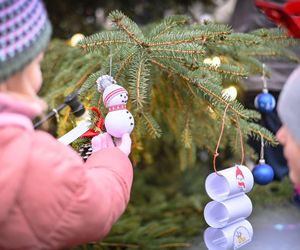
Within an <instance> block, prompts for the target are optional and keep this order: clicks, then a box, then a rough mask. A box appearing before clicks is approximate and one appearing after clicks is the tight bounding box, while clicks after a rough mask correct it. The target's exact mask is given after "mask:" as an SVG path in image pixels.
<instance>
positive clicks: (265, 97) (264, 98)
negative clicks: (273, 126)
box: [254, 92, 276, 113]
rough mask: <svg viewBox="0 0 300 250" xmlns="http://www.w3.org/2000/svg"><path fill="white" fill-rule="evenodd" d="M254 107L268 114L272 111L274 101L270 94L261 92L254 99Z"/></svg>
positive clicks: (274, 104)
mask: <svg viewBox="0 0 300 250" xmlns="http://www.w3.org/2000/svg"><path fill="white" fill-rule="evenodd" d="M254 105H255V107H256V108H257V109H258V110H259V111H260V112H262V113H269V112H272V111H273V110H274V108H275V106H276V101H275V98H274V96H273V95H271V94H270V93H268V92H262V93H260V94H258V95H257V96H256V97H255V100H254Z"/></svg>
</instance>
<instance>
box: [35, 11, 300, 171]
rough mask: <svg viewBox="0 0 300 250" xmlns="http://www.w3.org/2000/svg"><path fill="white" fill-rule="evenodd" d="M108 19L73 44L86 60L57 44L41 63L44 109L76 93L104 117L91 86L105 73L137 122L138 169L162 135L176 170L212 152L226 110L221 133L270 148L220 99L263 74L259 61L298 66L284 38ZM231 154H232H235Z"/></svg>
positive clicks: (63, 127) (243, 114)
mask: <svg viewBox="0 0 300 250" xmlns="http://www.w3.org/2000/svg"><path fill="white" fill-rule="evenodd" d="M110 19H111V21H112V23H113V29H112V30H108V31H102V32H99V33H96V34H93V35H91V36H89V37H86V38H85V39H84V40H82V41H81V42H80V43H79V47H81V48H82V49H84V51H85V52H87V53H83V51H82V50H81V49H80V48H78V47H77V48H72V47H69V46H67V45H66V44H64V43H62V42H60V41H53V42H52V44H51V46H50V49H49V51H48V53H47V54H46V58H45V62H44V67H43V69H44V75H45V82H46V83H45V86H44V88H43V90H42V92H41V94H43V95H45V96H46V99H47V101H48V103H49V104H50V107H55V106H56V105H57V104H58V103H59V102H61V101H62V96H66V95H67V94H68V93H70V92H72V91H75V90H78V89H79V90H78V91H79V94H80V96H81V98H82V100H83V102H84V103H85V105H86V106H87V107H91V106H97V107H100V109H101V112H102V114H103V115H105V113H106V112H107V110H106V109H105V108H104V107H103V105H102V101H101V100H102V98H101V93H99V92H98V91H96V87H95V82H96V79H97V78H98V77H99V76H101V75H103V74H108V73H109V72H111V73H112V76H113V77H114V78H115V79H116V80H117V82H118V84H120V85H123V86H124V87H125V88H127V90H128V91H129V97H130V98H129V101H130V103H129V104H128V108H129V109H130V111H131V112H132V113H133V115H134V117H135V121H136V125H135V129H134V132H133V134H132V138H133V142H134V143H133V146H134V148H133V151H134V152H133V160H134V162H136V163H138V162H140V161H141V160H142V159H149V157H148V156H147V155H148V154H149V152H151V151H152V149H151V145H149V144H148V143H147V140H149V138H158V137H161V135H162V134H163V137H162V138H163V140H164V141H166V137H167V136H169V137H171V138H172V141H173V142H172V143H174V145H176V147H177V149H178V152H182V153H179V154H177V157H179V158H180V159H181V160H182V162H187V161H185V160H183V159H186V157H188V155H191V154H193V152H196V151H195V150H194V149H195V148H199V147H200V148H206V149H208V150H209V151H210V152H213V151H214V150H213V148H214V147H215V144H216V141H217V139H216V138H217V137H218V134H219V133H220V126H221V124H220V119H221V117H222V115H223V113H224V110H225V108H226V107H228V111H227V114H226V116H227V119H226V120H225V122H226V130H228V131H234V132H233V133H234V134H236V133H237V132H236V131H237V130H238V129H239V127H240V129H241V131H242V134H243V137H244V140H246V138H247V137H248V136H254V137H255V138H258V139H259V138H260V136H263V137H264V139H265V141H266V142H268V143H271V144H275V143H276V142H275V139H274V136H273V135H272V134H271V133H270V132H269V131H267V130H266V129H264V128H262V127H261V126H259V125H258V124H255V123H253V122H255V121H257V120H258V119H260V114H259V113H257V112H256V111H253V110H248V109H245V108H244V107H243V106H242V105H241V104H240V103H239V102H238V101H231V100H229V99H227V98H226V97H223V96H222V90H223V83H225V82H226V83H228V82H229V83H230V82H232V83H238V82H239V81H240V80H241V79H242V78H245V77H247V75H249V74H261V73H262V64H261V62H260V61H259V58H258V57H257V56H266V55H267V56H272V57H274V56H282V55H285V57H286V58H287V59H292V60H296V59H297V58H296V57H295V56H294V55H293V54H292V53H286V51H287V50H286V47H288V46H291V45H294V44H295V41H294V40H293V39H290V38H288V36H287V35H286V34H285V33H284V32H283V31H282V30H280V29H272V30H266V29H263V30H258V31H255V32H252V33H251V34H240V33H233V32H232V30H231V29H230V28H229V27H228V26H226V25H222V24H214V23H211V22H205V23H203V24H190V22H189V19H188V18H187V17H185V16H172V17H167V18H166V19H164V20H162V21H161V22H158V23H155V24H152V25H148V26H147V27H145V28H143V29H142V28H140V27H139V26H138V25H137V24H136V23H134V22H133V21H132V20H131V19H129V18H128V17H127V16H125V15H124V14H123V13H121V12H120V11H113V12H112V13H111V14H110ZM270 45H272V46H270ZM110 55H111V56H112V62H113V63H112V65H110V63H109V61H110V60H109V56H110ZM213 57H219V58H220V60H221V65H219V66H218V65H212V64H207V63H205V61H204V60H205V59H207V58H213ZM110 67H111V68H110ZM208 108H209V111H208ZM63 115H64V118H63V119H62V121H61V122H60V123H59V132H58V134H60V135H61V134H64V133H65V132H66V131H67V130H68V129H70V123H69V122H67V121H68V118H69V115H70V114H69V112H65V113H63ZM71 118H72V117H71ZM73 124H75V123H73ZM202 124H207V126H205V127H206V128H205V131H206V133H203V132H202V131H203V130H201V129H203V125H202ZM238 125H239V126H238ZM72 126H74V125H72ZM199 129H200V130H199ZM207 135H210V137H208V138H206V137H207ZM230 136H231V133H230V132H228V133H225V134H224V138H223V141H224V143H222V144H221V147H225V146H228V143H227V142H230V141H232V138H230ZM229 146H231V148H232V149H233V152H238V151H236V150H235V149H234V148H236V146H234V145H229ZM249 154H251V153H250V152H249ZM236 157H239V156H237V155H236ZM193 158H195V157H191V159H193ZM181 160H179V161H181ZM185 167H186V166H185ZM185 167H183V168H185Z"/></svg>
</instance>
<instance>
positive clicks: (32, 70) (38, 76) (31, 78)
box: [24, 53, 44, 93]
mask: <svg viewBox="0 0 300 250" xmlns="http://www.w3.org/2000/svg"><path fill="white" fill-rule="evenodd" d="M43 55H44V54H43V53H41V54H39V55H38V56H37V57H36V58H35V59H34V60H33V61H32V62H31V64H29V65H28V66H27V67H26V68H25V69H24V75H25V76H26V77H27V80H28V82H27V83H26V84H30V85H31V87H32V89H33V90H34V91H35V93H37V92H38V91H39V90H40V88H41V86H42V82H43V79H42V72H41V62H42V60H43Z"/></svg>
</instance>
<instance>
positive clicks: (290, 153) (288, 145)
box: [276, 126, 300, 185]
mask: <svg viewBox="0 0 300 250" xmlns="http://www.w3.org/2000/svg"><path fill="white" fill-rule="evenodd" d="M276 137H277V140H278V141H279V142H280V143H281V144H282V145H283V148H284V151H283V152H284V156H285V158H286V159H287V161H288V167H289V176H290V179H291V181H292V182H293V183H294V184H295V185H300V158H299V156H300V145H299V144H298V143H297V142H296V140H295V139H294V137H293V136H292V135H291V133H290V132H289V131H288V129H287V127H285V126H282V127H281V128H280V129H279V130H278V132H277V134H276Z"/></svg>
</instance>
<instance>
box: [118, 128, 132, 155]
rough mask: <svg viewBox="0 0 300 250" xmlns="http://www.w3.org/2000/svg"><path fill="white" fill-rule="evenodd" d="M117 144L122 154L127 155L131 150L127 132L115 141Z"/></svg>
mask: <svg viewBox="0 0 300 250" xmlns="http://www.w3.org/2000/svg"><path fill="white" fill-rule="evenodd" d="M117 145H118V148H119V149H120V150H121V151H123V152H124V154H126V155H129V154H130V152H131V138H130V136H129V134H127V133H126V134H124V135H123V136H122V138H121V139H119V140H118V141H117Z"/></svg>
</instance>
